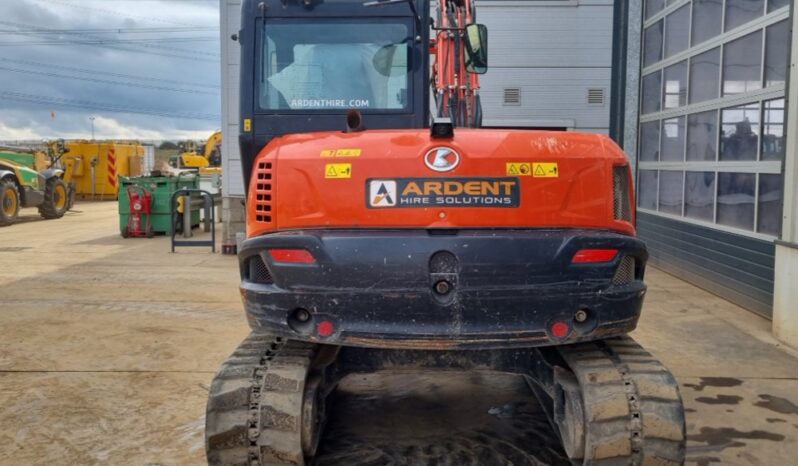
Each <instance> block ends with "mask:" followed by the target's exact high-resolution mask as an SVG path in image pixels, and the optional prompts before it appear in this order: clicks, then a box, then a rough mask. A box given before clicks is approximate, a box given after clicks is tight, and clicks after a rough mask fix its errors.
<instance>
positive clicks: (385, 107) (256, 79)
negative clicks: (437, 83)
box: [238, 0, 430, 184]
mask: <svg viewBox="0 0 798 466" xmlns="http://www.w3.org/2000/svg"><path fill="white" fill-rule="evenodd" d="M386 3H387V4H384V5H379V6H375V7H366V6H364V5H363V3H362V2H352V1H346V0H325V1H324V2H299V1H282V0H267V1H244V2H243V4H242V23H241V24H242V29H241V31H240V33H239V35H238V41H239V42H240V44H241V54H242V55H241V56H242V57H243V59H242V62H241V90H240V92H241V96H240V101H241V110H240V111H241V133H240V140H239V142H240V148H241V158H242V161H241V162H242V168H243V174H244V179H245V182H246V183H247V184H249V180H250V177H251V173H252V164H253V162H254V160H255V157H256V156H257V154H258V152H260V150H261V149H263V147H265V146H266V145H267V144H268V142H269V141H271V140H272V139H273V138H274V137H276V136H281V135H284V134H289V133H305V132H310V131H331V130H332V131H334V130H344V129H346V114H347V112H348V111H349V110H352V109H356V110H357V111H359V112H360V113H361V114H362V115H363V123H364V125H365V126H366V127H367V128H369V129H386V128H424V127H426V126H428V124H429V98H430V92H429V78H430V71H429V67H430V66H429V65H430V61H429V53H428V44H429V36H430V30H429V27H427V25H428V24H429V23H430V17H429V8H420V9H419V10H418V14H419V16H420V17H416V13H414V10H413V9H411V8H409V7H408V4H407V2H399V3H390V2H386ZM421 25H423V27H421Z"/></svg>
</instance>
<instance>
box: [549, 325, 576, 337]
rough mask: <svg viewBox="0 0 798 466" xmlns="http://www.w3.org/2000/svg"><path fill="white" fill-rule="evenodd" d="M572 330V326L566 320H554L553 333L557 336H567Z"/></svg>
mask: <svg viewBox="0 0 798 466" xmlns="http://www.w3.org/2000/svg"><path fill="white" fill-rule="evenodd" d="M570 331H571V328H570V327H568V324H566V323H565V322H554V324H553V325H552V326H551V334H552V335H554V336H555V337H557V338H565V337H567V336H568V333H569V332H570Z"/></svg>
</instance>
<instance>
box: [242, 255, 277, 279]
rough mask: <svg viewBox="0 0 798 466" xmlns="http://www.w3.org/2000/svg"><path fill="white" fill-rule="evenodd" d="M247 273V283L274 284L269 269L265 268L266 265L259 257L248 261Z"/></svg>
mask: <svg viewBox="0 0 798 466" xmlns="http://www.w3.org/2000/svg"><path fill="white" fill-rule="evenodd" d="M247 271H248V273H249V281H251V282H254V283H260V284H262V285H271V284H272V283H274V280H273V279H272V274H271V272H269V268H268V267H266V264H265V263H264V262H263V259H261V258H260V256H254V257H252V258H250V259H249V263H248V264H247Z"/></svg>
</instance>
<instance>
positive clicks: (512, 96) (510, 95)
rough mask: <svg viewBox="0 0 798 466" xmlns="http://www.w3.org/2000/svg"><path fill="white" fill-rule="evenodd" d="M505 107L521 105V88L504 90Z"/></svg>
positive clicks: (506, 88)
mask: <svg viewBox="0 0 798 466" xmlns="http://www.w3.org/2000/svg"><path fill="white" fill-rule="evenodd" d="M504 105H521V88H520V87H505V88H504Z"/></svg>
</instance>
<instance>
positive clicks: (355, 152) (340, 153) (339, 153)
mask: <svg viewBox="0 0 798 466" xmlns="http://www.w3.org/2000/svg"><path fill="white" fill-rule="evenodd" d="M362 152H363V151H362V150H360V149H326V150H323V151H321V156H322V157H326V158H332V157H360V154H361V153H362Z"/></svg>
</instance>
